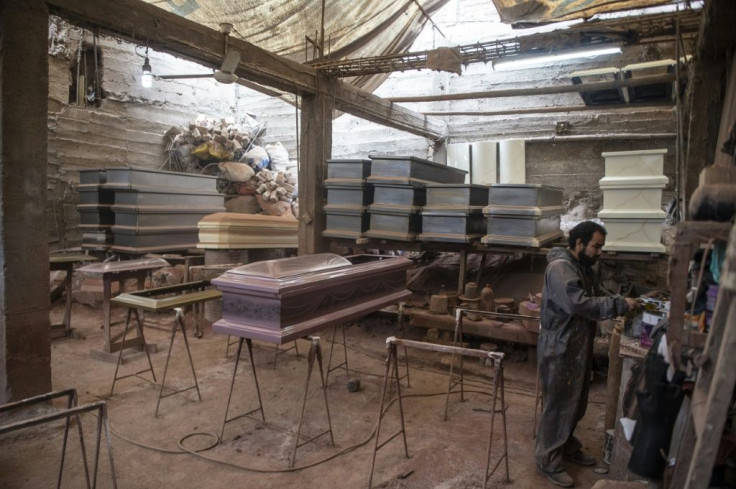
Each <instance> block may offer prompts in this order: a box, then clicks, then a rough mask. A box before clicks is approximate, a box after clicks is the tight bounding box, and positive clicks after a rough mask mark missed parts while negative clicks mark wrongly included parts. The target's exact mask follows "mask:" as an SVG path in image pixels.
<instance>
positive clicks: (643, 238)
mask: <svg viewBox="0 0 736 489" xmlns="http://www.w3.org/2000/svg"><path fill="white" fill-rule="evenodd" d="M665 216H666V214H665V212H664V211H662V210H656V211H634V212H627V211H606V210H601V211H600V212H599V213H598V217H599V218H600V219H601V220H602V221H603V224H604V225H605V227H606V231H608V234H607V235H606V244H605V246H604V247H603V251H633V252H648V253H664V252H665V251H666V249H665V247H664V245H663V244H662V222H663V221H664V218H665Z"/></svg>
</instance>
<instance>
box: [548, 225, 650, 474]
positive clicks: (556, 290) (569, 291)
mask: <svg viewBox="0 0 736 489" xmlns="http://www.w3.org/2000/svg"><path fill="white" fill-rule="evenodd" d="M605 242H606V230H605V228H603V226H601V225H600V224H597V223H595V222H592V221H586V222H582V223H580V224H578V225H577V226H575V227H574V228H573V229H572V230H571V231H570V237H569V247H568V248H560V247H558V248H553V249H552V250H551V251H550V252H549V254H548V255H547V262H548V264H547V269H546V271H545V274H544V289H543V291H542V310H541V319H540V321H541V325H540V326H541V328H540V332H539V339H538V341H537V362H538V369H539V383H540V385H541V389H542V403H543V406H544V407H543V409H542V417H541V419H540V422H539V430H538V432H537V440H536V448H535V458H536V463H537V467H538V469H539V470H540V471H541V472H542V474H544V475H545V476H546V477H547V479H549V480H550V481H551V482H553V483H554V484H556V485H558V486H562V487H572V486H573V485H574V484H575V483H574V481H573V479H572V477H570V475H569V474H568V473H567V472H566V471H565V468H564V466H563V465H562V462H563V460H565V461H568V462H573V463H576V464H578V465H595V458H593V457H592V456H590V455H587V454H586V453H585V452H583V451H582V444H581V443H580V440H578V439H577V438H576V437H575V436H574V435H573V432H574V431H575V427H576V426H577V424H578V422H579V421H580V420H581V419H582V418H583V415H584V414H585V408H586V406H587V404H588V388H589V386H590V378H591V370H592V361H593V339H594V337H595V332H596V321H599V320H602V319H609V318H613V317H616V316H620V315H622V314H625V313H626V312H627V311H628V310H629V309H636V308H637V307H638V306H637V303H636V301H635V300H634V299H631V298H627V297H622V296H603V295H601V293H600V291H599V287H598V283H597V279H596V272H595V271H594V270H593V269H592V268H591V267H592V266H593V265H594V264H595V263H596V261H597V260H598V258H599V257H600V256H601V253H602V251H601V250H602V248H603V245H604V244H605Z"/></svg>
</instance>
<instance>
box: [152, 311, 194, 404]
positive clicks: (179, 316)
mask: <svg viewBox="0 0 736 489" xmlns="http://www.w3.org/2000/svg"><path fill="white" fill-rule="evenodd" d="M174 311H175V312H176V317H175V318H174V325H173V327H172V328H171V341H169V351H168V353H167V354H166V365H165V366H164V376H163V378H162V379H161V388H160V389H159V391H158V401H157V402H156V412H155V414H154V416H155V417H158V408H159V406H160V405H161V399H162V398H164V397H169V396H173V395H174V394H179V393H181V392H186V391H188V390H192V389H196V390H197V398H198V399H199V401H200V402H202V394H201V393H200V392H199V382H197V372H195V371H194V361H193V360H192V352H191V350H190V349H189V340H188V339H187V330H186V328H185V327H184V310H183V309H182V308H181V307H176V308H174ZM177 329H181V334H182V336H184V346H186V349H187V356H188V357H189V366H190V367H191V369H192V377H193V378H194V385H190V386H189V387H185V388H183V389H178V390H172V391H171V392H168V393H166V394H164V386H165V385H166V372H167V371H168V370H169V360H170V359H171V350H172V349H173V347H174V337H175V336H176V330H177Z"/></svg>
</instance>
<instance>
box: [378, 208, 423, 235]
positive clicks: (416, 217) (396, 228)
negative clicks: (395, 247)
mask: <svg viewBox="0 0 736 489" xmlns="http://www.w3.org/2000/svg"><path fill="white" fill-rule="evenodd" d="M369 214H370V227H369V229H368V231H366V233H365V235H366V236H367V237H369V238H382V239H393V240H397V241H414V240H415V239H416V237H417V234H419V233H421V232H422V218H421V215H420V214H419V213H418V212H408V213H405V212H396V213H389V212H374V211H373V210H371V211H370V212H369Z"/></svg>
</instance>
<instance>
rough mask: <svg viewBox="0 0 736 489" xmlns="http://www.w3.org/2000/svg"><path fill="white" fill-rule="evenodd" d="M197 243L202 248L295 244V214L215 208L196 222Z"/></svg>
mask: <svg viewBox="0 0 736 489" xmlns="http://www.w3.org/2000/svg"><path fill="white" fill-rule="evenodd" d="M198 228H199V243H198V244H197V248H205V249H214V250H217V249H254V248H296V247H297V246H298V240H297V229H298V223H297V221H296V219H294V218H287V217H276V216H262V215H256V214H237V213H234V212H218V213H216V214H210V215H209V216H207V217H205V218H203V219H202V220H200V221H199V223H198Z"/></svg>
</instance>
